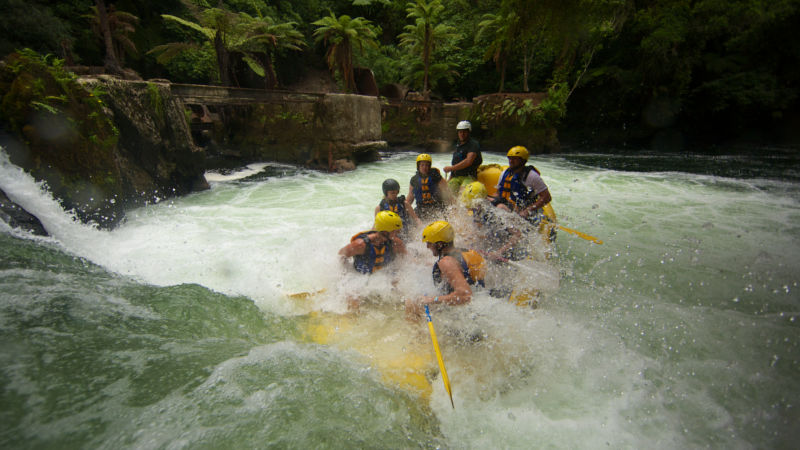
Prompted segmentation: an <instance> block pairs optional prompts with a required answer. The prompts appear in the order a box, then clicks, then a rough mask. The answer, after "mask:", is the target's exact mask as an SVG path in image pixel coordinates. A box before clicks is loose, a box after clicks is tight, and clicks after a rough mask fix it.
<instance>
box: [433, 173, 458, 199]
mask: <svg viewBox="0 0 800 450" xmlns="http://www.w3.org/2000/svg"><path fill="white" fill-rule="evenodd" d="M436 190H437V192H438V193H439V198H441V199H442V201H443V202H445V203H446V204H448V205H452V204H453V202H454V201H455V196H453V191H451V190H450V186H448V185H447V181H445V180H444V177H443V178H442V179H440V180H439V184H438V187H437V188H436Z"/></svg>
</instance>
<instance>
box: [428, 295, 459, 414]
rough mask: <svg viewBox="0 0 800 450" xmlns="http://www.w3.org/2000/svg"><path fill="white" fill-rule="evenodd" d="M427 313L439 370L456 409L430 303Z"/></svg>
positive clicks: (451, 402)
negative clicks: (434, 326) (434, 327)
mask: <svg viewBox="0 0 800 450" xmlns="http://www.w3.org/2000/svg"><path fill="white" fill-rule="evenodd" d="M425 315H426V316H428V330H429V331H430V332H431V341H433V350H434V351H435V352H436V360H437V361H438V362H439V370H441V371H442V381H443V382H444V388H445V390H447V395H449V396H450V406H452V407H453V409H456V405H455V404H454V403H453V391H452V390H451V389H450V378H449V377H448V376H447V369H445V367H444V360H443V359H442V351H441V350H440V349H439V341H438V340H437V339H436V330H434V329H433V320H432V319H431V311H430V309H428V305H425Z"/></svg>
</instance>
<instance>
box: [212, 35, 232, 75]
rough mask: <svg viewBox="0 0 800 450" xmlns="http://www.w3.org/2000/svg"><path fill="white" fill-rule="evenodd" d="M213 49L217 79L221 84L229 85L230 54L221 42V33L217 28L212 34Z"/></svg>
mask: <svg viewBox="0 0 800 450" xmlns="http://www.w3.org/2000/svg"><path fill="white" fill-rule="evenodd" d="M214 51H215V52H216V53H217V69H218V70H219V81H220V83H222V85H223V86H231V74H230V65H231V64H230V62H231V61H230V59H231V58H230V55H229V54H228V50H226V49H225V45H224V44H223V43H222V34H221V33H220V32H219V30H217V33H216V34H215V35H214Z"/></svg>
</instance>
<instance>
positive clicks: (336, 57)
mask: <svg viewBox="0 0 800 450" xmlns="http://www.w3.org/2000/svg"><path fill="white" fill-rule="evenodd" d="M313 25H315V26H316V27H317V29H316V31H314V39H315V40H316V41H317V42H322V43H323V44H324V45H325V46H326V47H327V51H326V52H325V60H326V62H327V63H328V68H330V70H331V71H332V72H334V71H335V72H336V73H337V74H338V75H339V77H341V79H342V81H343V83H344V87H345V90H347V91H348V92H355V87H356V86H355V78H354V74H353V49H354V48H358V49H359V50H360V51H361V52H362V53H363V51H364V48H365V47H373V48H377V47H378V43H377V42H376V40H375V38H376V37H377V36H378V35H379V34H380V33H381V30H380V27H376V26H374V25H373V24H372V22H370V21H369V20H367V19H364V18H363V17H356V18H351V17H350V16H348V15H346V14H345V15H341V16H339V17H337V16H336V15H335V14H333V13H331V14H330V16H326V17H323V18H321V19H319V20H317V21H315V22H314V23H313Z"/></svg>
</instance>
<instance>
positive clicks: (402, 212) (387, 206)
mask: <svg viewBox="0 0 800 450" xmlns="http://www.w3.org/2000/svg"><path fill="white" fill-rule="evenodd" d="M378 211H391V212H393V213H396V214H397V215H398V216H400V219H402V220H403V229H405V227H406V225H408V212H407V211H406V196H405V195H400V196H398V197H397V201H396V202H395V203H394V204H391V203H389V201H388V200H386V199H385V198H384V199H382V200H381V202H380V203H378Z"/></svg>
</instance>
